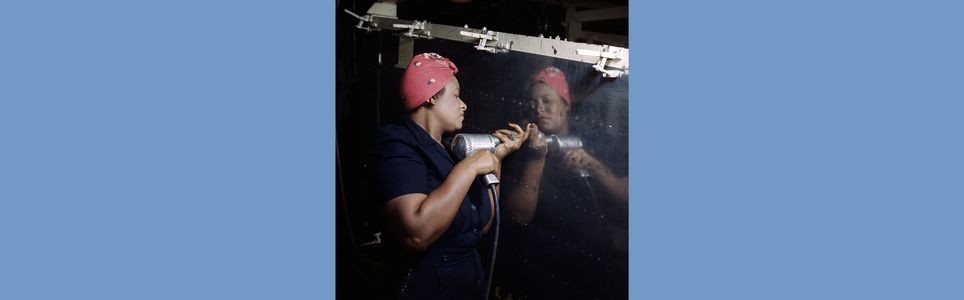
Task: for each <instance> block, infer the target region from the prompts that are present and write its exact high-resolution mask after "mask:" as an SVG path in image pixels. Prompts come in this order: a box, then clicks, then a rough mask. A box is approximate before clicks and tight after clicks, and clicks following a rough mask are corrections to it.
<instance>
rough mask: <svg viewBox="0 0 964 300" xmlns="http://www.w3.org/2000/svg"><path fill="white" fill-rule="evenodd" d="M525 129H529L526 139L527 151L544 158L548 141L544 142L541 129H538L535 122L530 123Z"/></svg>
mask: <svg viewBox="0 0 964 300" xmlns="http://www.w3.org/2000/svg"><path fill="white" fill-rule="evenodd" d="M527 130H529V131H531V132H529V139H528V140H527V142H528V144H529V151H527V153H529V154H530V155H531V156H532V157H536V158H539V159H544V158H546V154H547V153H549V143H547V142H546V136H545V135H544V134H543V133H542V131H539V126H536V124H531V123H530V124H529V128H528V129H527Z"/></svg>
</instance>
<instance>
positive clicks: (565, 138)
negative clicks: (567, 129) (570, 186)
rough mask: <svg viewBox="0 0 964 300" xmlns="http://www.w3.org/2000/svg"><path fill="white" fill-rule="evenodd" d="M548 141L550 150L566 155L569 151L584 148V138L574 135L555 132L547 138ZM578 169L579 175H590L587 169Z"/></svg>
mask: <svg viewBox="0 0 964 300" xmlns="http://www.w3.org/2000/svg"><path fill="white" fill-rule="evenodd" d="M546 143H547V144H549V151H552V152H555V153H557V154H558V155H565V154H566V153H569V151H570V150H575V149H582V139H579V137H578V136H574V135H555V134H553V135H550V136H549V137H547V138H546ZM576 171H578V172H579V177H583V178H587V177H589V171H586V170H585V169H578V170H576Z"/></svg>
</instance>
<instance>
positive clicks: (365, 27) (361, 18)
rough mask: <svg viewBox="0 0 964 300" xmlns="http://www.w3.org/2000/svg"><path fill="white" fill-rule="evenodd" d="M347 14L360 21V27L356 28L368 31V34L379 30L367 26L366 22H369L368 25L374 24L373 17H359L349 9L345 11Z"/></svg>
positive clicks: (356, 26)
mask: <svg viewBox="0 0 964 300" xmlns="http://www.w3.org/2000/svg"><path fill="white" fill-rule="evenodd" d="M345 12H346V13H348V14H349V15H351V16H352V17H355V18H356V19H358V20H359V21H358V25H355V28H358V29H361V30H364V31H366V32H372V30H378V28H373V27H371V26H365V22H368V23H371V22H372V16H371V15H365V16H364V17H362V16H359V15H357V14H355V13H353V12H351V11H350V10H348V9H347V8H346V9H345ZM376 25H377V24H376Z"/></svg>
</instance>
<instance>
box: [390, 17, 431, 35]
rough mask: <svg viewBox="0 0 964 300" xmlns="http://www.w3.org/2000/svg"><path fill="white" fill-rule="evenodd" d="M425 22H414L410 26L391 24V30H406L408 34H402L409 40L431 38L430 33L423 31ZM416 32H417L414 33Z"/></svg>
mask: <svg viewBox="0 0 964 300" xmlns="http://www.w3.org/2000/svg"><path fill="white" fill-rule="evenodd" d="M426 23H428V22H427V21H421V22H419V21H414V22H412V24H392V27H393V28H408V32H406V33H404V34H405V36H407V37H410V38H426V39H431V38H432V32H431V31H428V30H425V24H426ZM416 31H417V32H416Z"/></svg>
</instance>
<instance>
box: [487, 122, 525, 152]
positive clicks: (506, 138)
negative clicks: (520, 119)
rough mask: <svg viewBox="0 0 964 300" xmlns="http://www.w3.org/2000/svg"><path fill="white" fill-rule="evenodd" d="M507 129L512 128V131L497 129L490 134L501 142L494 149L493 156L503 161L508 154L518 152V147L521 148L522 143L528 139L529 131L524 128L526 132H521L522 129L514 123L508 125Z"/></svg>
mask: <svg viewBox="0 0 964 300" xmlns="http://www.w3.org/2000/svg"><path fill="white" fill-rule="evenodd" d="M509 127H512V130H509V129H499V130H496V131H495V132H493V133H492V135H494V136H495V137H497V138H499V140H500V141H502V143H501V144H499V145H498V146H496V147H495V156H496V157H498V158H499V159H503V158H505V157H506V156H507V155H509V153H512V152H515V151H516V150H519V147H522V143H524V142H525V141H526V139H528V138H529V131H530V130H531V129H529V128H526V130H522V127H519V125H516V124H514V123H509Z"/></svg>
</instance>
